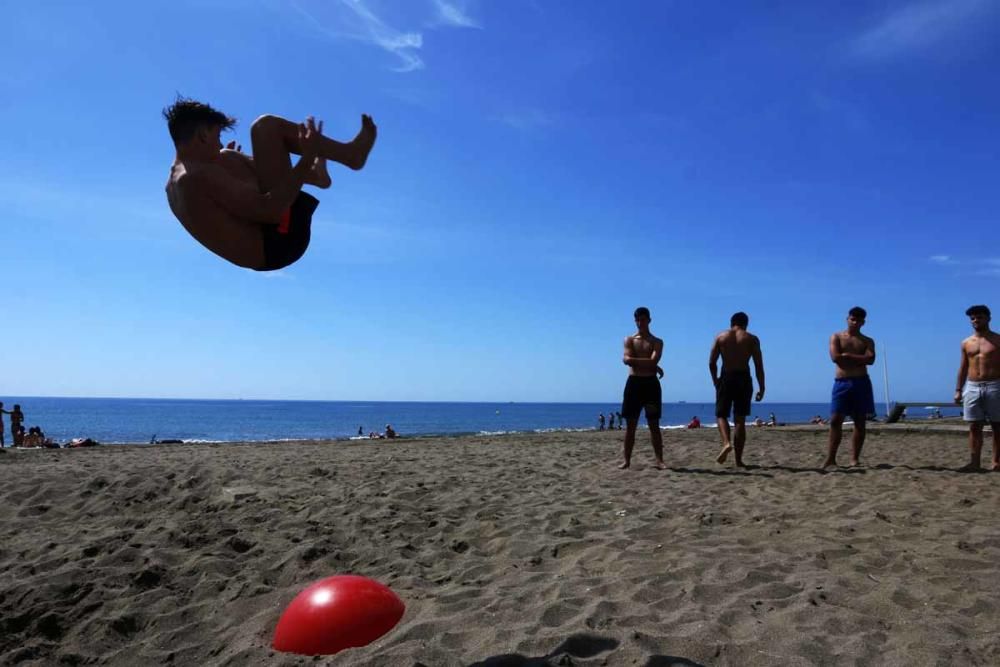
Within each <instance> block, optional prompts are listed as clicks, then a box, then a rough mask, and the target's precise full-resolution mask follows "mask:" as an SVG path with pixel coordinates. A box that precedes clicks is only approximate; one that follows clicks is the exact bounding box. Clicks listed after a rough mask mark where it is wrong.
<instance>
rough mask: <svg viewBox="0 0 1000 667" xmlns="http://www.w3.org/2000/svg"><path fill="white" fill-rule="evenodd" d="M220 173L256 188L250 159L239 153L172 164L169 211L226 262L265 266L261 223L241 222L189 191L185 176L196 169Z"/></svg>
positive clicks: (254, 174) (168, 187) (255, 179)
mask: <svg viewBox="0 0 1000 667" xmlns="http://www.w3.org/2000/svg"><path fill="white" fill-rule="evenodd" d="M203 169H211V170H221V171H223V172H225V174H227V175H228V177H230V178H234V179H237V180H240V181H245V182H247V183H250V184H252V185H253V187H254V189H257V187H258V186H257V175H256V172H255V171H254V168H253V160H252V158H249V157H247V156H245V155H242V154H241V153H237V152H236V151H231V150H223V151H221V152H220V153H219V159H218V160H217V161H215V162H210V163H206V162H188V163H184V162H180V161H175V162H174V164H173V165H171V167H170V177H169V178H168V179H167V187H166V190H167V201H168V202H169V204H170V210H171V211H173V213H174V215H175V216H176V217H177V219H178V220H180V222H181V224H182V225H183V226H184V229H186V230H187V231H188V233H190V234H191V236H193V237H194V238H195V239H197V240H198V242H199V243H201V244H202V245H203V246H205V247H206V248H208V249H209V250H211V251H212V252H214V253H215V254H217V255H219V256H220V257H224V258H225V259H227V260H229V261H231V262H233V263H234V264H237V265H239V266H243V267H246V268H258V267H260V266H262V265H263V264H264V240H263V236H262V235H261V229H260V224H259V223H255V222H251V221H249V220H241V219H239V218H237V217H235V216H233V215H232V214H231V213H229V212H228V211H226V210H225V209H223V208H222V207H221V206H219V205H218V204H217V203H216V202H215V201H213V200H212V199H211V198H210V197H208V196H207V195H204V194H201V193H195V192H189V191H188V188H186V187H185V182H186V180H187V179H186V177H187V176H189V175H191V174H194V173H196V172H197V170H203Z"/></svg>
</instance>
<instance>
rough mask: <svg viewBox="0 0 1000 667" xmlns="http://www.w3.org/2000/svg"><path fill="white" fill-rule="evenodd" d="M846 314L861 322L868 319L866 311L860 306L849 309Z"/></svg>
mask: <svg viewBox="0 0 1000 667" xmlns="http://www.w3.org/2000/svg"><path fill="white" fill-rule="evenodd" d="M847 314H848V315H850V316H851V317H853V318H855V319H859V320H863V319H865V318H867V317H868V311H866V310H865V309H864V308H862V307H861V306H854V308H851V309H850V310H849V311H847Z"/></svg>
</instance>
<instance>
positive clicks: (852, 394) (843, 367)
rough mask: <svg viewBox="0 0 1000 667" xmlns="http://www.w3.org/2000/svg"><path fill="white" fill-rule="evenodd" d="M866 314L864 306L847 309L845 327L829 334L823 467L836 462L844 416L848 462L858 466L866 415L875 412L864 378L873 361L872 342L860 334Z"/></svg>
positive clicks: (873, 398)
mask: <svg viewBox="0 0 1000 667" xmlns="http://www.w3.org/2000/svg"><path fill="white" fill-rule="evenodd" d="M867 317H868V313H867V312H865V309H864V308H861V307H860V306H855V307H854V308H851V309H850V310H849V311H848V313H847V329H845V330H844V331H838V332H837V333H835V334H833V335H831V336H830V361H832V362H833V363H834V364H835V365H836V367H837V370H836V372H835V373H834V381H833V391H832V394H831V400H830V444H829V450H828V452H827V456H826V461H825V462H824V463H823V467H824V468H830V467H833V466H836V465H837V449H838V448H839V447H840V438H841V435H842V433H843V425H844V419H845V418H846V417H850V418H851V420H852V421H853V422H854V433H853V434H852V436H851V465H852V466H858V465H861V448H862V447H863V446H864V444H865V422H866V421H867V420H868V416H869V415H874V414H875V397H874V395H873V392H872V381H871V378H869V377H868V366H871V365H872V364H874V363H875V341H874V340H872V339H871V338H869V337H868V336H865V335H864V334H862V333H861V327H863V326H864V325H865V319H866V318H867Z"/></svg>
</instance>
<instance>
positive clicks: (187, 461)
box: [0, 427, 1000, 667]
mask: <svg viewBox="0 0 1000 667" xmlns="http://www.w3.org/2000/svg"><path fill="white" fill-rule="evenodd" d="M716 438H717V433H716V431H715V430H714V429H702V430H700V431H669V432H667V433H665V444H666V460H667V464H668V465H669V466H671V469H669V470H667V471H663V472H660V471H656V470H654V469H653V468H652V466H651V464H652V452H651V449H650V447H649V441H648V434H647V433H646V432H642V431H641V432H640V434H639V438H638V441H637V444H636V450H635V456H634V459H633V465H632V469H631V470H627V471H620V470H617V469H616V467H615V466H616V464H617V462H618V458H617V457H618V452H619V448H620V440H621V432H620V431H615V432H610V433H609V432H590V433H550V434H543V435H525V436H499V437H463V438H442V439H428V440H415V441H414V440H410V441H407V440H401V441H398V442H388V441H371V442H369V441H359V442H326V443H316V442H309V443H280V444H226V445H204V444H202V445H159V446H121V447H98V448H94V449H89V450H59V451H6V452H4V453H3V454H0V479H2V484H0V664H5V665H6V664H18V665H53V664H65V665H129V666H134V665H160V664H163V665H168V664H169V665H315V664H323V665H327V664H328V665H392V666H395V665H401V666H404V667H416V666H417V665H425V666H426V667H436V666H438V665H449V666H450V665H463V666H464V665H480V666H487V665H488V666H491V667H499V666H503V667H513V666H526V665H630V666H631V665H637V666H640V667H664V666H666V665H951V664H963V665H996V664H1000V613H998V612H1000V577H998V573H1000V521H998V520H997V508H998V507H1000V473H982V474H962V473H958V472H955V469H956V468H958V467H959V466H961V465H963V464H964V463H965V462H966V460H967V453H966V439H965V435H964V433H963V431H962V429H961V428H960V427H956V428H952V429H951V430H948V429H943V430H939V431H926V430H923V429H920V428H917V429H912V428H910V429H908V428H905V427H904V428H898V429H889V428H885V429H878V430H874V431H873V432H871V433H870V435H869V439H868V444H867V446H866V449H865V455H864V457H863V460H864V462H865V463H866V464H867V466H866V467H863V468H860V469H846V468H844V469H840V470H839V471H836V472H829V473H823V472H820V471H819V470H818V466H819V465H820V464H821V463H822V460H823V456H824V454H825V443H826V432H825V430H823V429H818V428H808V427H805V428H787V429H786V428H773V429H772V428H766V429H751V430H750V441H749V444H748V447H747V453H746V455H745V460H746V461H747V462H748V463H750V464H752V465H754V466H755V467H752V468H751V469H749V470H737V469H734V468H732V467H730V466H720V465H718V464H716V463H715V456H716V454H717V453H718V449H719V447H718V443H717V441H716ZM848 438H849V433H845V442H844V443H843V445H842V448H841V462H842V463H846V462H847V460H848V459H849V448H850V445H849V441H848ZM988 448H989V445H988V444H987V452H986V454H985V456H984V461H986V462H987V463H988V457H989V454H988ZM337 573H356V574H363V575H365V576H369V577H372V578H375V579H378V580H380V581H382V582H383V583H385V584H387V585H388V586H390V587H391V588H392V589H393V590H394V591H395V592H396V593H397V594H398V595H399V596H400V597H401V598H402V599H403V600H404V602H405V603H406V605H407V611H406V614H405V615H404V617H403V619H402V621H401V622H400V623H399V625H398V626H396V628H395V629H394V630H392V631H391V632H390V633H389V634H387V635H386V636H385V637H383V638H382V639H380V640H378V641H377V642H375V643H373V644H371V645H369V646H368V647H365V648H361V649H353V650H349V651H345V652H343V653H341V654H339V655H336V656H333V657H330V658H320V659H313V658H305V657H298V656H293V655H288V654H280V653H275V652H273V651H272V650H271V649H270V641H271V637H272V633H273V630H274V626H275V624H276V622H277V620H278V617H279V615H280V613H281V610H282V609H283V607H284V605H286V604H287V603H288V602H289V601H290V600H291V599H292V598H293V597H294V596H295V594H296V593H297V592H298V591H299V590H301V589H302V588H304V587H305V586H306V585H307V584H309V583H311V582H313V581H314V580H316V579H320V578H322V577H325V576H328V575H331V574H337Z"/></svg>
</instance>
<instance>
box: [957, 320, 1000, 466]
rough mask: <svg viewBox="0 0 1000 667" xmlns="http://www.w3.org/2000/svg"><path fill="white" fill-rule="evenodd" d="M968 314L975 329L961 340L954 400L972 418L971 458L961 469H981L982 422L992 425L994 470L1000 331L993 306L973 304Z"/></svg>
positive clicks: (999, 419)
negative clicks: (994, 321)
mask: <svg viewBox="0 0 1000 667" xmlns="http://www.w3.org/2000/svg"><path fill="white" fill-rule="evenodd" d="M965 314H966V315H968V316H969V320H970V321H971V322H972V329H973V333H972V335H971V336H969V337H968V338H966V339H965V340H963V341H962V363H961V365H960V366H959V367H958V382H956V383H955V402H956V403H959V404H961V405H962V418H963V419H964V420H965V421H967V422H969V453H970V455H971V458H970V460H969V463H968V465H966V466H964V467H963V468H962V470H969V471H971V470H980V469H981V468H980V454H981V453H982V450H983V426H984V425H985V424H986V422H987V421H988V422H990V427H991V428H992V429H993V465H992V466H991V469H992V470H1000V335H998V334H996V333H994V332H993V331H990V309H989V308H987V307H986V306H982V305H980V306H972V307H971V308H969V309H968V310H967V311H965Z"/></svg>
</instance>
